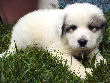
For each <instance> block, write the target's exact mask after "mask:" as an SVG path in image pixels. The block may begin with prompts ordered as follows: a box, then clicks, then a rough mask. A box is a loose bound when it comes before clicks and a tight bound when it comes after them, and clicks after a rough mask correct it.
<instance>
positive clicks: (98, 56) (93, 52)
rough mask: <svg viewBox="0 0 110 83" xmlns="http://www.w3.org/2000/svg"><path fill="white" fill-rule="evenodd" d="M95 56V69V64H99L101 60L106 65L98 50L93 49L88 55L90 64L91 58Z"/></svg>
mask: <svg viewBox="0 0 110 83" xmlns="http://www.w3.org/2000/svg"><path fill="white" fill-rule="evenodd" d="M94 56H96V60H95V64H94V65H95V68H96V65H97V64H100V62H101V60H102V61H104V63H105V64H106V63H107V61H106V59H104V58H103V56H102V55H101V53H100V51H99V49H98V48H95V49H94V50H93V51H92V52H91V53H90V54H89V58H90V62H91V60H92V58H93V57H94Z"/></svg>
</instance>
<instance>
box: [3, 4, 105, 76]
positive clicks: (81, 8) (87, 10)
mask: <svg viewBox="0 0 110 83" xmlns="http://www.w3.org/2000/svg"><path fill="white" fill-rule="evenodd" d="M105 24H106V20H105V18H104V15H103V12H102V10H101V9H99V8H98V7H97V6H95V5H92V4H89V3H76V4H72V5H68V6H67V7H66V8H65V9H62V10H61V9H56V10H39V11H34V12H32V13H29V14H27V15H25V16H24V17H22V18H21V19H20V20H19V21H18V23H17V24H16V25H15V26H14V27H13V31H12V37H11V45H10V47H9V50H8V51H7V53H8V54H7V55H9V54H10V53H15V52H16V48H15V43H16V45H17V49H18V50H24V49H25V48H26V47H27V46H28V45H29V46H31V47H33V46H34V45H35V44H37V46H38V47H42V48H43V49H45V50H48V51H50V52H52V53H53V56H56V55H57V56H60V57H61V56H62V58H63V59H66V60H67V65H69V69H70V70H71V71H74V72H75V74H76V75H77V76H81V78H85V77H86V73H85V71H87V72H88V73H90V74H91V73H92V72H91V70H92V69H90V68H85V67H84V66H83V65H82V64H81V63H80V62H79V61H78V60H77V59H76V58H75V56H81V55H82V54H83V55H85V56H87V57H89V58H90V60H91V59H92V57H93V56H94V54H97V55H96V60H97V61H96V63H100V60H105V59H104V58H103V57H102V55H101V54H100V51H99V50H98V46H99V43H100V42H101V41H102V36H103V28H104V27H105ZM14 41H15V42H14ZM54 50H56V51H54ZM3 55H4V53H3V54H2V55H1V57H2V56H3ZM71 60H72V61H71ZM105 61H106V60H105Z"/></svg>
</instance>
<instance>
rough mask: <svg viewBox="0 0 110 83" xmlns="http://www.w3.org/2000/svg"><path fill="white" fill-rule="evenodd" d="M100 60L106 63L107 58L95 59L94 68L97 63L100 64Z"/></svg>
mask: <svg viewBox="0 0 110 83" xmlns="http://www.w3.org/2000/svg"><path fill="white" fill-rule="evenodd" d="M101 61H103V62H104V64H106V65H107V60H106V59H104V58H103V59H100V60H96V61H95V64H94V66H95V68H96V67H97V66H98V65H100V62H101Z"/></svg>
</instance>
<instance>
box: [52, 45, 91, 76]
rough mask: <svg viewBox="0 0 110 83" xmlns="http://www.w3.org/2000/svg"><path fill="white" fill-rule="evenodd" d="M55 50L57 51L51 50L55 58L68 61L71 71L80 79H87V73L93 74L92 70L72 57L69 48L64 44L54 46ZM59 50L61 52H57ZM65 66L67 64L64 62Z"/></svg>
mask: <svg viewBox="0 0 110 83" xmlns="http://www.w3.org/2000/svg"><path fill="white" fill-rule="evenodd" d="M54 49H55V50H56V51H52V48H51V50H50V51H51V53H52V54H53V56H58V57H60V58H61V57H62V59H65V60H67V65H68V66H69V70H71V71H73V72H74V73H75V74H76V75H77V76H78V77H81V78H86V72H87V73H89V74H92V69H90V68H85V67H84V66H83V65H82V64H81V63H80V62H79V61H78V60H77V59H75V58H74V57H73V56H71V52H70V50H69V48H68V46H66V45H62V44H55V45H53V50H54ZM57 50H59V51H58V52H57ZM62 53H63V54H62ZM63 64H65V63H64V62H63Z"/></svg>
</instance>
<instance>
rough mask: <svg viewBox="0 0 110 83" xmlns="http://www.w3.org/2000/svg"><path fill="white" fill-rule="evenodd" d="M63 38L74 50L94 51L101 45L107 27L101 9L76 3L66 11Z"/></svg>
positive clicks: (87, 4)
mask: <svg viewBox="0 0 110 83" xmlns="http://www.w3.org/2000/svg"><path fill="white" fill-rule="evenodd" d="M64 12H65V18H64V23H63V26H62V35H61V36H62V38H65V39H66V41H67V43H68V44H69V45H70V46H71V47H72V48H73V49H76V50H77V49H79V50H85V49H92V48H95V47H96V46H98V45H99V43H100V42H101V40H102V36H103V34H102V33H103V29H104V28H105V25H106V20H105V18H104V14H103V12H102V10H101V9H100V8H98V7H97V6H95V5H92V4H89V3H76V4H73V5H69V6H67V7H66V8H65V9H64Z"/></svg>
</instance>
